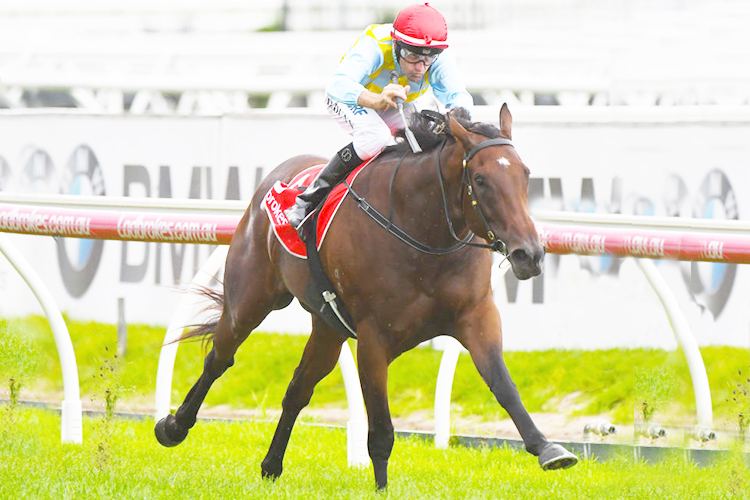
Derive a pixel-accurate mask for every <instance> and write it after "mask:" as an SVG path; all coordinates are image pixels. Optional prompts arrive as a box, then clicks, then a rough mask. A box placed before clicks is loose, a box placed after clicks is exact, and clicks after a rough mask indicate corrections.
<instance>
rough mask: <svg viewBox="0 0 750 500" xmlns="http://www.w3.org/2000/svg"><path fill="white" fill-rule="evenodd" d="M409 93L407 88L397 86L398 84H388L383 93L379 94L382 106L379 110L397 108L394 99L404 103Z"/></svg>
mask: <svg viewBox="0 0 750 500" xmlns="http://www.w3.org/2000/svg"><path fill="white" fill-rule="evenodd" d="M408 92H409V86H408V85H407V86H406V87H403V86H401V85H399V84H398V83H389V84H388V85H386V86H385V88H384V89H383V92H381V93H380V96H381V97H382V98H383V101H384V106H383V107H382V108H379V109H388V108H390V107H391V106H393V107H394V108H396V107H398V106H397V103H396V98H399V97H400V98H401V99H403V100H404V101H406V94H407V93H408Z"/></svg>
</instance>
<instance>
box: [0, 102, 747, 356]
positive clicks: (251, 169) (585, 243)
mask: <svg viewBox="0 0 750 500" xmlns="http://www.w3.org/2000/svg"><path fill="white" fill-rule="evenodd" d="M660 112H663V113H669V112H670V111H669V110H666V111H660ZM514 114H515V117H514V125H513V140H514V143H515V145H516V149H517V152H518V154H519V155H520V156H521V158H522V159H523V160H524V163H525V164H526V165H527V166H528V167H529V168H530V169H531V180H530V188H529V201H530V205H531V208H532V212H533V211H534V210H537V209H538V210H545V211H548V210H567V211H579V212H598V213H623V214H634V215H656V216H670V217H699V218H707V219H748V218H750V216H749V215H748V210H750V208H748V207H747V206H744V204H743V202H742V200H747V199H750V192H749V191H750V143H749V142H748V141H747V140H746V138H747V137H748V134H749V133H750V120H746V121H742V120H737V119H733V120H723V121H722V120H708V119H707V120H703V121H700V120H695V119H690V120H683V119H682V118H680V117H679V116H677V117H675V116H668V117H665V118H664V119H662V120H660V119H658V117H657V118H654V117H653V116H652V117H650V118H649V120H647V121H639V120H638V119H637V118H632V119H619V120H611V121H607V120H605V119H602V116H601V113H599V116H598V118H597V119H596V120H586V119H585V117H583V118H581V117H577V118H576V117H574V118H570V119H566V120H562V119H557V120H542V119H536V118H535V117H534V116H531V115H525V114H524V112H523V111H519V112H516V113H514ZM475 115H476V117H477V118H478V119H481V120H484V121H491V122H496V120H497V109H490V108H486V109H485V108H481V107H480V108H478V109H477V111H476V113H475ZM706 116H708V115H706ZM350 140H351V139H350V137H349V136H348V135H347V134H345V133H344V132H343V131H342V130H341V129H340V128H339V126H338V125H337V124H336V123H335V122H334V121H333V120H332V119H331V118H330V117H329V116H327V115H326V114H324V113H318V112H313V111H310V110H306V111H304V112H302V111H301V112H297V113H295V112H290V113H285V114H271V113H269V112H268V111H262V112H261V111H259V112H253V113H249V114H248V115H243V116H229V117H147V116H139V117H135V116H86V115H81V114H78V113H76V114H64V113H56V114H44V113H41V114H40V113H34V114H19V113H17V112H10V113H0V189H1V190H3V191H8V192H19V193H37V194H44V193H55V194H60V193H62V194H83V195H96V196H129V197H139V198H144V197H150V198H182V199H199V198H205V199H209V198H210V199H234V200H246V201H247V202H248V203H249V200H250V199H251V197H252V194H253V193H254V192H255V190H256V188H258V187H260V188H261V189H263V190H264V192H266V191H268V189H270V187H271V185H270V184H267V185H263V186H261V181H262V179H263V178H264V176H265V175H266V174H268V172H270V171H271V169H273V168H274V167H275V166H276V165H278V164H280V163H282V162H283V161H284V160H286V159H288V158H290V157H291V156H294V155H297V154H314V155H318V156H321V158H322V159H323V160H325V159H327V158H328V157H329V156H330V155H332V154H334V153H335V152H336V151H338V150H339V149H340V148H341V147H342V146H344V145H345V144H347V143H348V142H349V141H350ZM109 217H110V218H109V219H108V222H107V228H100V227H97V226H96V224H95V223H94V218H93V217H89V216H88V215H87V214H86V213H85V212H76V213H72V212H68V211H66V210H63V209H62V208H60V209H57V208H55V209H50V210H47V209H44V210H40V209H38V208H37V209H26V208H25V209H23V210H22V209H20V208H16V207H15V206H9V205H5V204H3V205H2V206H0V226H3V228H5V229H7V230H9V231H14V229H18V228H19V227H24V228H28V227H32V228H34V229H35V231H36V232H38V233H39V234H43V236H36V235H33V236H32V235H18V234H11V235H10V236H9V238H10V239H11V241H12V242H13V243H14V244H15V245H17V246H18V247H19V248H20V249H21V250H22V251H23V253H24V255H25V256H26V257H27V258H28V260H29V261H30V262H31V263H32V264H33V265H34V267H35V269H36V270H37V272H38V273H39V274H40V275H41V276H42V278H43V280H44V282H45V283H46V284H47V286H48V288H49V289H50V291H51V293H52V295H53V296H54V297H55V299H56V301H57V303H58V304H59V306H60V307H61V309H62V310H63V312H65V313H66V314H68V316H70V317H72V318H77V319H84V320H96V321H103V322H109V323H114V322H116V321H117V319H118V310H117V304H118V299H124V304H125V310H124V317H125V319H126V321H128V322H132V323H150V324H161V325H166V324H168V322H169V320H170V318H171V315H172V313H173V312H174V310H175V308H176V306H177V303H178V302H179V300H180V299H181V298H182V297H183V296H184V295H185V293H186V292H185V289H186V284H187V283H188V282H189V281H190V280H191V279H192V277H193V276H194V274H195V273H196V272H197V271H198V270H199V269H200V266H201V264H202V263H203V262H204V261H205V260H206V259H207V258H208V256H209V254H210V252H211V251H213V250H214V248H215V245H216V244H218V243H221V242H222V241H223V238H226V237H228V235H227V234H226V233H225V232H222V230H221V229H220V228H221V227H222V225H223V224H224V223H225V222H226V223H227V224H228V223H229V222H232V221H222V220H220V219H219V218H216V217H213V216H207V215H206V216H205V218H199V219H195V220H193V222H194V223H196V224H197V225H193V226H189V225H188V226H187V227H185V226H184V225H181V224H184V223H185V221H184V220H182V219H180V218H179V217H178V216H175V217H172V216H171V215H170V216H164V217H161V218H149V217H147V216H145V215H143V214H136V213H134V212H128V211H127V210H123V211H121V212H117V211H115V212H112V213H110V214H109ZM235 223H236V222H235ZM214 224H215V227H214ZM540 228H542V229H543V227H541V226H540ZM373 230H378V228H377V227H375V226H373ZM97 231H112V232H114V233H115V234H117V233H119V234H121V235H129V236H134V237H136V238H137V237H138V236H139V235H142V236H143V237H144V238H145V237H146V236H147V235H148V236H153V235H157V236H159V237H163V239H162V241H161V242H159V243H146V242H140V241H112V240H107V241H104V240H97V239H91V236H90V235H92V234H93V235H96V234H104V233H97ZM567 233H569V234H566V235H564V236H559V237H558V236H554V237H553V236H552V235H551V234H550V233H546V236H545V238H547V239H548V243H549V244H550V245H553V244H556V245H561V246H560V247H559V248H560V249H562V250H564V251H569V252H573V251H575V252H576V253H584V254H587V255H574V254H572V253H571V254H569V255H554V254H548V255H547V257H546V259H545V272H544V273H543V274H542V275H541V276H539V277H537V278H533V279H531V280H528V281H524V282H518V281H517V280H515V278H513V277H512V276H509V275H507V274H503V273H501V272H500V271H499V270H498V266H497V265H495V266H494V267H493V276H492V279H493V289H494V294H495V299H496V302H497V304H498V307H499V309H500V312H501V315H502V317H503V328H504V346H505V348H506V349H510V350H518V349H551V348H588V349H595V348H612V347H639V346H640V347H644V346H645V347H659V348H675V347H676V343H675V341H674V337H673V335H672V333H671V328H670V325H669V322H668V319H667V317H666V314H665V313H664V311H663V309H662V307H661V304H660V302H659V300H658V298H657V297H656V295H655V294H654V292H653V291H652V290H651V288H650V286H649V285H648V282H647V280H646V279H645V277H644V276H642V274H641V272H640V270H639V269H638V267H637V266H636V265H635V263H634V262H633V260H632V259H630V258H622V257H620V255H622V253H621V252H625V251H635V252H636V253H638V254H639V255H642V256H643V257H661V256H662V255H664V256H666V257H670V256H675V255H681V254H682V255H686V253H685V252H688V253H691V252H692V253H693V254H694V253H697V254H698V255H702V256H704V257H706V258H707V259H709V260H712V261H714V262H699V263H695V262H693V263H691V262H677V261H674V260H659V261H657V266H658V269H659V271H660V272H661V273H662V275H663V276H664V278H665V280H666V281H667V282H668V283H669V285H670V287H671V289H672V291H673V293H674V295H675V297H676V299H677V300H678V302H679V304H680V306H681V308H682V310H683V312H684V314H685V315H686V317H687V319H688V321H689V323H690V325H691V327H692V328H693V333H694V334H695V336H696V338H697V339H698V342H699V344H701V345H709V344H715V345H738V346H749V345H750V308H749V307H748V304H750V273H748V270H747V266H746V265H744V264H737V263H738V262H745V261H744V260H742V257H741V256H740V254H741V251H742V249H743V248H746V245H745V236H744V235H741V234H736V235H733V237H732V238H726V237H724V236H723V233H722V237H721V238H718V237H717V238H716V239H713V240H711V242H710V243H707V244H706V245H704V246H703V247H700V248H698V247H696V243H695V242H694V241H692V240H691V234H690V233H689V232H683V233H682V234H678V233H679V232H676V231H671V232H667V233H665V234H652V233H651V232H649V231H641V232H638V233H637V234H636V233H634V236H635V237H632V238H630V240H627V239H624V238H618V237H616V236H614V235H612V234H609V233H607V232H602V231H598V230H597V231H593V230H592V231H583V230H582V229H580V228H570V231H567ZM74 236H75V237H74ZM80 236H84V238H80ZM193 241H196V242H200V243H201V244H199V245H193V244H188V243H186V242H193ZM618 249H619V250H618ZM556 251H557V250H556ZM675 252H676V254H675ZM0 260H2V259H0ZM495 261H496V264H500V262H501V259H500V257H499V256H496V257H495ZM218 278H219V279H221V277H220V276H219V277H218ZM247 280H248V283H252V281H253V277H252V276H248V277H247ZM217 285H218V281H217ZM0 295H1V296H2V297H3V300H2V301H0V316H15V315H24V314H28V313H41V308H40V307H39V306H38V304H37V302H36V299H35V298H34V296H33V294H31V292H30V291H29V290H28V287H27V286H26V285H25V283H24V282H23V281H22V280H20V278H18V277H17V275H16V273H15V271H14V270H13V269H12V268H11V267H10V266H9V265H8V264H7V262H4V261H1V262H0ZM260 328H261V329H266V330H274V331H284V332H293V333H307V332H309V328H310V320H309V316H308V315H307V313H305V312H304V311H303V310H302V309H301V308H300V307H299V306H298V305H297V303H296V301H295V302H294V303H293V305H292V306H290V307H289V308H287V309H284V310H282V311H277V312H274V313H272V314H271V316H269V319H268V320H267V321H266V322H264V324H263V325H261V327H260ZM437 333H442V332H437Z"/></svg>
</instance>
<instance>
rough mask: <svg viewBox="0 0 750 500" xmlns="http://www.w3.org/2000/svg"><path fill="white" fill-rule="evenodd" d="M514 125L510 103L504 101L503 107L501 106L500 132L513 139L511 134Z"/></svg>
mask: <svg viewBox="0 0 750 500" xmlns="http://www.w3.org/2000/svg"><path fill="white" fill-rule="evenodd" d="M512 126H513V117H512V116H511V115H510V110H509V109H508V104H507V103H503V107H501V108H500V134H501V135H502V136H503V137H505V138H506V139H508V140H512V139H513V137H512V136H511V135H510V129H511V127H512Z"/></svg>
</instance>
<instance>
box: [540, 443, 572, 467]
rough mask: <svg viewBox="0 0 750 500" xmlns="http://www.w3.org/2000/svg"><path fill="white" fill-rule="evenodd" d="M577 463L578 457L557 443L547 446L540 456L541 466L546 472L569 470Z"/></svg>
mask: <svg viewBox="0 0 750 500" xmlns="http://www.w3.org/2000/svg"><path fill="white" fill-rule="evenodd" d="M577 463H578V457H577V456H575V455H574V454H572V453H571V452H569V451H568V450H566V449H565V448H563V447H562V446H560V445H559V444H555V443H550V444H549V445H547V446H546V447H545V448H544V449H543V450H542V452H541V453H540V454H539V465H541V466H542V469H544V470H555V469H567V468H569V467H573V466H574V465H575V464H577Z"/></svg>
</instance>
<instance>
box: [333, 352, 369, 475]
mask: <svg viewBox="0 0 750 500" xmlns="http://www.w3.org/2000/svg"><path fill="white" fill-rule="evenodd" d="M339 368H341V376H342V377H343V378H344V389H345V390H346V404H347V406H348V407H349V421H348V422H347V423H346V461H347V463H348V465H349V467H358V466H364V465H367V464H368V463H370V455H369V453H368V452H367V429H368V427H367V415H366V413H365V401H364V398H363V397H362V386H361V385H360V383H359V373H358V372H357V366H356V365H355V364H354V356H353V355H352V350H351V349H350V348H349V343H348V342H344V345H342V346H341V354H339Z"/></svg>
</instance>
